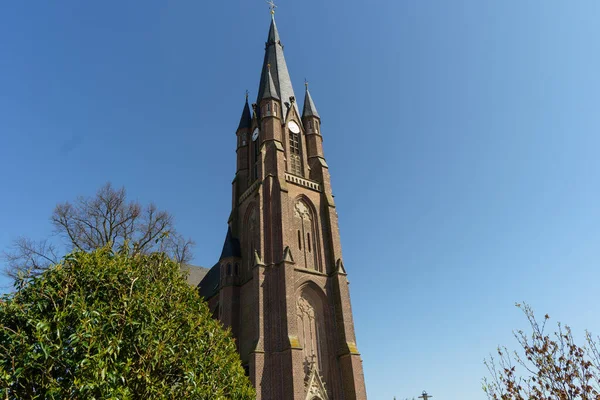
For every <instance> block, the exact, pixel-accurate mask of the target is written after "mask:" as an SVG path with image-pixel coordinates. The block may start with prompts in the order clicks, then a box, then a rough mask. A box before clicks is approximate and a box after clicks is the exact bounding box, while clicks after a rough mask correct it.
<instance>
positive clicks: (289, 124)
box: [288, 121, 300, 133]
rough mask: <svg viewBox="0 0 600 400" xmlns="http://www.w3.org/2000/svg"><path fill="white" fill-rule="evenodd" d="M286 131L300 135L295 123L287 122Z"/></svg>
mask: <svg viewBox="0 0 600 400" xmlns="http://www.w3.org/2000/svg"><path fill="white" fill-rule="evenodd" d="M288 129H289V130H290V131H291V132H292V133H300V127H299V126H298V124H297V123H295V122H294V121H290V122H288Z"/></svg>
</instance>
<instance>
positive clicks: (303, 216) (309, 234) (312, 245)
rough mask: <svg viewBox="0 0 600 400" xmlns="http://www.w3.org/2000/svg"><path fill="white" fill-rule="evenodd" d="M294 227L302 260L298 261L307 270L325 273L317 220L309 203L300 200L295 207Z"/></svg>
mask: <svg viewBox="0 0 600 400" xmlns="http://www.w3.org/2000/svg"><path fill="white" fill-rule="evenodd" d="M294 225H295V228H296V231H297V234H298V250H299V251H300V258H299V259H297V260H296V262H299V263H300V264H304V267H305V268H308V269H313V270H315V271H319V272H323V270H322V268H321V262H320V259H319V251H318V250H317V249H318V237H319V236H318V230H317V218H316V216H315V212H314V209H313V207H312V206H311V205H309V203H308V202H306V201H304V200H298V201H297V202H296V204H295V206H294Z"/></svg>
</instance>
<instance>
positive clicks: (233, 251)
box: [219, 227, 242, 260]
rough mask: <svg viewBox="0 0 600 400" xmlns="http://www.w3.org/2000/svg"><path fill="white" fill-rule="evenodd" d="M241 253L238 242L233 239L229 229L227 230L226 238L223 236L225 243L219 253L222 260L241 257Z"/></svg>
mask: <svg viewBox="0 0 600 400" xmlns="http://www.w3.org/2000/svg"><path fill="white" fill-rule="evenodd" d="M241 256H242V251H241V250H240V241H239V240H237V239H236V238H234V237H233V234H232V233H231V227H229V228H227V236H225V243H223V250H222V251H221V257H220V258H219V260H222V259H224V258H226V257H241Z"/></svg>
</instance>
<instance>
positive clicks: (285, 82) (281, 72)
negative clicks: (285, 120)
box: [257, 16, 300, 115]
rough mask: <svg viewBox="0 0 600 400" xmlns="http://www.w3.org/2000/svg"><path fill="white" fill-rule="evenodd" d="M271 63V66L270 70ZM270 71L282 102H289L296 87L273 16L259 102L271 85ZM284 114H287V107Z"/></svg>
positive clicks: (259, 87) (259, 89)
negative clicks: (293, 83) (291, 77)
mask: <svg viewBox="0 0 600 400" xmlns="http://www.w3.org/2000/svg"><path fill="white" fill-rule="evenodd" d="M269 64H270V65H271V68H270V70H269V67H268V66H269ZM269 72H270V73H271V76H272V79H273V84H274V86H275V91H276V93H277V95H278V97H279V99H280V100H281V101H282V102H284V103H285V102H289V99H290V97H291V96H294V89H293V87H292V80H291V79H290V73H289V72H288V68H287V64H286V62H285V57H284V55H283V45H282V44H281V40H280V38H279V31H278V30H277V25H276V24H275V17H274V16H272V17H271V27H270V28H269V36H268V37H267V43H266V47H265V58H264V61H263V66H262V73H261V76H260V84H259V85H258V97H257V103H260V101H261V100H262V99H263V98H264V91H265V87H267V86H268V85H269V82H268V79H269ZM294 107H296V112H298V114H300V112H299V111H298V105H297V104H296V103H294ZM283 110H284V113H283V115H285V109H283Z"/></svg>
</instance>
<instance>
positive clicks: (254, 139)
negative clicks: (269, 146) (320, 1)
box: [252, 128, 258, 141]
mask: <svg viewBox="0 0 600 400" xmlns="http://www.w3.org/2000/svg"><path fill="white" fill-rule="evenodd" d="M256 139H258V128H256V129H255V130H254V132H253V133H252V141H256Z"/></svg>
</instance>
